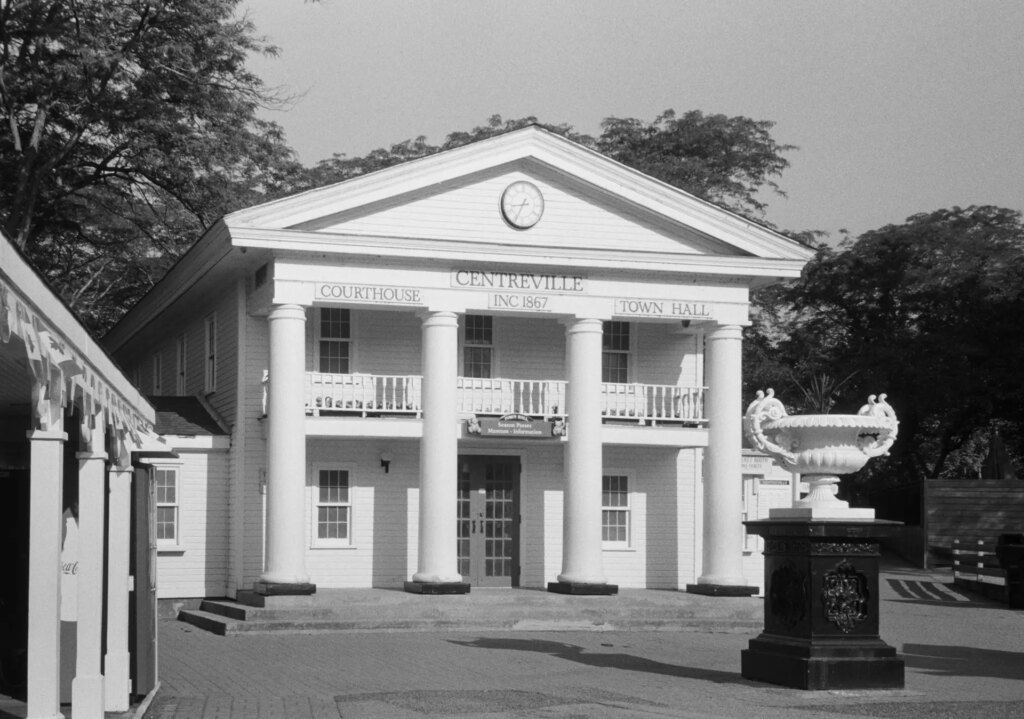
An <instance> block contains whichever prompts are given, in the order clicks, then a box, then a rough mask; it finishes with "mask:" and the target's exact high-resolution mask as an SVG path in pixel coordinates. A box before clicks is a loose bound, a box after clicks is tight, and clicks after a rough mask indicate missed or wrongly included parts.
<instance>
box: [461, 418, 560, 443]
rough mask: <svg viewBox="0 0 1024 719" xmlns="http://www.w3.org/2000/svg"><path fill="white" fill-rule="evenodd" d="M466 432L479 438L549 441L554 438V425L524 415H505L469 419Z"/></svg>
mask: <svg viewBox="0 0 1024 719" xmlns="http://www.w3.org/2000/svg"><path fill="white" fill-rule="evenodd" d="M466 431H467V432H469V433H470V434H476V435H479V436H481V437H515V438H516V439H550V438H551V437H553V436H555V424H554V423H553V422H550V421H548V420H544V419H533V418H531V417H527V416H526V415H525V414H506V415H504V416H503V417H471V418H470V419H469V424H468V426H467V427H466Z"/></svg>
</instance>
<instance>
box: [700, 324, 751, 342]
mask: <svg viewBox="0 0 1024 719" xmlns="http://www.w3.org/2000/svg"><path fill="white" fill-rule="evenodd" d="M704 337H705V338H706V339H709V340H742V339H743V326H742V325H711V326H710V327H708V329H707V331H706V332H705V334H704Z"/></svg>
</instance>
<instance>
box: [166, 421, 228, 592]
mask: <svg viewBox="0 0 1024 719" xmlns="http://www.w3.org/2000/svg"><path fill="white" fill-rule="evenodd" d="M167 439H168V442H169V443H170V444H171V446H173V442H174V438H173V437H168V438H167ZM179 454H180V457H179V459H177V460H175V461H174V462H173V463H168V465H167V466H169V467H176V468H177V469H178V502H179V505H178V506H179V509H178V516H179V520H178V531H179V541H178V547H177V548H176V549H173V550H167V549H158V552H157V596H158V597H159V598H161V599H165V598H176V599H180V598H192V597H219V596H224V594H225V592H226V587H225V580H226V575H227V566H228V549H229V536H228V534H229V528H228V486H229V475H228V455H227V452H225V451H223V450H220V451H209V452H201V451H189V452H184V451H179ZM155 464H157V465H159V462H156V463H155Z"/></svg>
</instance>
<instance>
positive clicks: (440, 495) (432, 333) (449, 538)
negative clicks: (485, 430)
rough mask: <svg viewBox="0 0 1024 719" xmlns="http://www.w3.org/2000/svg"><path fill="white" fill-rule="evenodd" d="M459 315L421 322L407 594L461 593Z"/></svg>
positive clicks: (436, 316) (463, 588) (432, 315)
mask: <svg viewBox="0 0 1024 719" xmlns="http://www.w3.org/2000/svg"><path fill="white" fill-rule="evenodd" d="M458 329H459V322H458V316H457V315H456V314H455V313H454V312H430V313H429V314H427V316H426V317H425V318H424V320H423V390H422V393H423V439H422V440H420V516H419V551H418V555H417V564H416V573H415V574H413V575H412V581H410V582H406V583H405V589H406V591H408V592H415V593H420V594H465V593H466V592H468V591H469V584H467V583H464V582H463V581H462V575H460V574H459V567H458V552H457V547H456V537H457V535H456V516H457V515H456V510H457V505H456V502H457V498H458V452H459V440H458V435H457V434H456V427H457V421H458V412H457V411H456V399H457V397H456V393H457V388H456V385H457V376H458V371H459V369H458V368H459V363H458V345H459V343H458V339H459V335H458Z"/></svg>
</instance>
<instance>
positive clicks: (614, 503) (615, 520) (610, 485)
mask: <svg viewBox="0 0 1024 719" xmlns="http://www.w3.org/2000/svg"><path fill="white" fill-rule="evenodd" d="M629 525H630V508H629V477H627V476H626V475H624V474H606V475H604V476H603V477H601V541H602V543H603V544H604V545H606V546H608V545H611V546H618V547H628V546H629V534H630V527H629Z"/></svg>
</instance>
